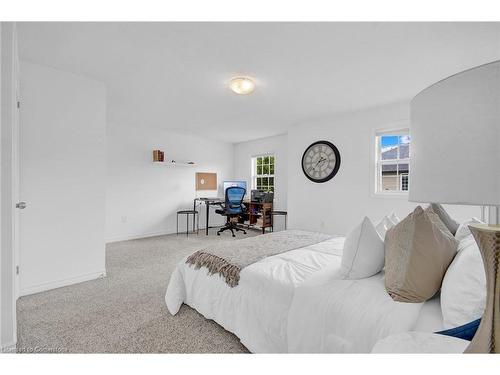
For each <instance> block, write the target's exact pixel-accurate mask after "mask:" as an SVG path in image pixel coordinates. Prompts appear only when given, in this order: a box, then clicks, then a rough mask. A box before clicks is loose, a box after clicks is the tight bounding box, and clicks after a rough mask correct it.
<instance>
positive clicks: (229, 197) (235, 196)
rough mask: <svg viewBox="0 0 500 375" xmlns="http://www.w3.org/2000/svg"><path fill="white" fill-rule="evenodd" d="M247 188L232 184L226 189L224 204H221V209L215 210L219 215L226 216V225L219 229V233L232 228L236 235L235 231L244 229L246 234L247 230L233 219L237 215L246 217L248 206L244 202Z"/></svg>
mask: <svg viewBox="0 0 500 375" xmlns="http://www.w3.org/2000/svg"><path fill="white" fill-rule="evenodd" d="M245 193H246V189H244V188H242V187H239V186H232V187H229V188H227V189H226V196H225V199H224V204H221V207H222V208H221V209H218V210H215V212H216V213H218V214H219V215H223V216H226V218H227V220H226V225H224V226H223V227H222V228H220V229H219V230H218V231H217V235H218V236H220V234H221V233H222V232H224V231H225V230H230V231H231V233H232V234H233V237H235V235H234V231H242V232H243V233H244V234H247V232H246V231H245V230H244V229H241V228H239V227H238V226H237V225H236V223H234V222H233V220H231V219H232V218H235V217H242V218H243V217H244V215H245V213H246V207H245V205H244V204H243V197H244V196H245Z"/></svg>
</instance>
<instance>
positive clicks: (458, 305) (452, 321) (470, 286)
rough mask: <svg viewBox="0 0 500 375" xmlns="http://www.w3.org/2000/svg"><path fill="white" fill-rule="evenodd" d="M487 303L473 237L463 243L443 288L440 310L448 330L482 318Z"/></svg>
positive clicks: (481, 264) (478, 253) (447, 273)
mask: <svg viewBox="0 0 500 375" xmlns="http://www.w3.org/2000/svg"><path fill="white" fill-rule="evenodd" d="M485 304H486V275H485V271H484V265H483V260H482V257H481V253H480V252H479V248H478V246H477V243H476V241H475V240H474V237H472V234H471V235H469V236H467V237H466V238H464V239H463V240H462V241H460V244H459V246H458V253H457V256H456V257H455V259H453V262H452V263H451V264H450V267H449V268H448V271H446V275H445V276H444V279H443V285H442V287H441V311H442V313H443V325H444V327H445V328H447V329H448V328H454V327H458V326H461V325H463V324H466V323H468V322H470V321H472V320H475V319H478V318H481V316H482V315H483V312H484V307H485Z"/></svg>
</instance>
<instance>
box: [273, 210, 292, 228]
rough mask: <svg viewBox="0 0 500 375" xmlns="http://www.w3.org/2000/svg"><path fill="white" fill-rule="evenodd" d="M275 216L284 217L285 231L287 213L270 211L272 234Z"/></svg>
mask: <svg viewBox="0 0 500 375" xmlns="http://www.w3.org/2000/svg"><path fill="white" fill-rule="evenodd" d="M275 215H281V216H284V217H285V230H286V224H287V223H286V222H287V218H288V212H286V211H271V231H273V232H274V216H275Z"/></svg>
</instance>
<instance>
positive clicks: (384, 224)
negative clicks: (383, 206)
mask: <svg viewBox="0 0 500 375" xmlns="http://www.w3.org/2000/svg"><path fill="white" fill-rule="evenodd" d="M394 225H395V224H394V223H393V222H392V221H391V220H390V219H389V217H388V216H384V217H383V218H382V220H380V221H379V223H378V224H377V225H376V226H375V229H376V230H377V233H378V234H379V236H380V238H382V240H383V239H384V238H385V234H386V233H387V231H388V230H389V229H391V228H392V227H393V226H394Z"/></svg>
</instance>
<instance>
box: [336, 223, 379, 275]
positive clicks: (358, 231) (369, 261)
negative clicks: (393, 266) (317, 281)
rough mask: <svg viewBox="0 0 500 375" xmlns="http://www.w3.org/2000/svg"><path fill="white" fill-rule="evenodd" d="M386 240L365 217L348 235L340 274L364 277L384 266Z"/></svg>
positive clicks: (375, 272)
mask: <svg viewBox="0 0 500 375" xmlns="http://www.w3.org/2000/svg"><path fill="white" fill-rule="evenodd" d="M384 262H385V256H384V241H382V239H381V238H380V236H379V234H378V233H377V231H376V230H375V227H374V226H373V223H372V222H371V221H370V219H368V218H367V217H365V218H364V219H363V221H362V222H361V223H360V224H359V225H358V226H356V228H354V229H353V230H352V231H351V232H350V233H349V234H348V235H347V237H346V239H345V243H344V252H343V254H342V263H341V267H340V274H341V277H342V278H343V279H364V278H366V277H370V276H373V275H375V274H377V273H379V272H380V271H381V270H382V268H384Z"/></svg>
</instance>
